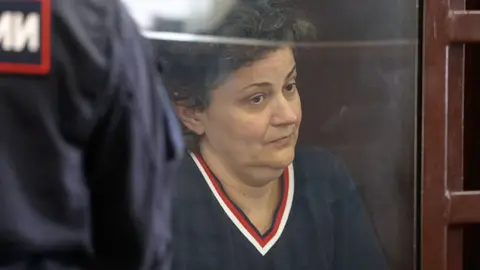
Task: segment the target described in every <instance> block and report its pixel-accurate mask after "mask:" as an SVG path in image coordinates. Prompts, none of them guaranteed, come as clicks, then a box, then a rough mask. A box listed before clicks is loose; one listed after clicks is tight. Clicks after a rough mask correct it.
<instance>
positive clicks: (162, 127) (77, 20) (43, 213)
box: [0, 0, 183, 270]
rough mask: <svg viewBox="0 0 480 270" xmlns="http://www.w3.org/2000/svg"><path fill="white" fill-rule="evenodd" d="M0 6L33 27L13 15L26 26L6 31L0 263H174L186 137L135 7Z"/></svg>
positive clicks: (0, 56)
mask: <svg viewBox="0 0 480 270" xmlns="http://www.w3.org/2000/svg"><path fill="white" fill-rule="evenodd" d="M0 10H1V11H2V13H1V14H0V15H1V16H2V19H5V20H4V22H9V20H10V19H12V18H17V19H18V18H20V19H21V20H20V22H23V23H24V24H22V25H20V26H19V24H18V20H15V19H14V20H12V21H11V22H12V23H13V24H12V25H14V26H13V27H23V28H22V29H21V31H16V32H14V33H11V34H12V36H11V37H12V38H13V39H12V40H13V41H12V40H11V39H9V38H6V37H10V36H9V35H5V32H2V31H5V29H9V28H8V27H7V28H5V27H3V28H2V27H0V35H2V39H1V40H0V49H1V51H0V72H1V73H2V74H1V75H0V269H2V270H3V269H8V270H23V269H28V270H30V269H33V270H63V269H106V270H113V269H118V270H123V269H125V270H128V269H169V262H171V260H170V257H171V248H170V247H171V243H170V241H171V240H170V239H171V232H170V225H169V224H170V221H171V220H170V214H171V209H170V208H171V195H170V191H171V185H172V180H171V178H172V177H173V174H172V172H174V171H176V163H177V160H178V159H179V158H180V156H181V153H182V152H183V150H182V147H183V143H182V138H181V131H180V129H179V126H178V123H177V122H176V118H175V116H174V113H173V111H172V109H171V106H170V104H169V100H168V97H167V96H166V93H165V91H164V89H163V88H162V82H161V81H160V78H159V77H158V74H157V71H156V69H155V67H154V65H153V62H152V59H153V58H152V57H151V55H150V52H149V49H148V47H146V46H145V45H147V42H146V41H145V40H144V39H143V38H142V37H141V35H140V34H139V32H138V31H137V27H136V25H135V23H134V22H133V20H132V19H131V17H130V16H129V15H128V13H127V11H126V9H125V8H124V7H123V6H122V4H120V2H119V1H106V0H105V1H102V0H51V1H50V0H41V1H40V0H15V1H4V0H2V1H0ZM22 13H23V15H22ZM27 14H30V15H28V16H26V15H27ZM32 14H33V15H32ZM24 15H25V16H24ZM4 16H5V17H4ZM8 16H10V17H8ZM15 16H16V17H15ZM19 16H20V17H19ZM22 16H23V17H22ZM5 25H6V24H5ZM5 25H4V24H2V26H5ZM13 29H16V30H18V29H17V28H13ZM22 31H23V32H22ZM35 31H37V32H35ZM19 33H21V34H23V36H15V35H17V34H19ZM37 34H38V35H37ZM36 35H37V36H36ZM35 37H40V39H36V40H35ZM22 42H23V43H22Z"/></svg>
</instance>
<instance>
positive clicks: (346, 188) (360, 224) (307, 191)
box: [156, 1, 388, 270]
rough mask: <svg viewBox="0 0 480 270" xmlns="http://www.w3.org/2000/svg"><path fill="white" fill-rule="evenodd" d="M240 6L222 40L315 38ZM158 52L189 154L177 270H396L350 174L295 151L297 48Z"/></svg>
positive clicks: (179, 46) (178, 203) (174, 47)
mask: <svg viewBox="0 0 480 270" xmlns="http://www.w3.org/2000/svg"><path fill="white" fill-rule="evenodd" d="M277 2H278V1H277ZM242 3H243V4H241V5H239V6H237V7H236V8H235V9H234V10H233V12H231V13H230V14H229V15H228V16H227V17H226V18H225V20H224V21H223V23H222V24H221V25H219V26H218V27H217V28H216V29H215V31H214V32H213V34H214V35H219V36H235V37H244V38H252V39H259V40H285V41H295V42H297V41H303V40H311V39H312V37H313V36H314V35H313V32H314V29H313V27H312V25H311V24H309V23H308V22H307V21H305V20H303V19H300V17H298V16H297V15H296V13H295V12H294V11H293V10H291V9H288V8H286V7H283V6H282V3H278V4H270V3H269V2H268V1H244V2H242ZM156 51H157V53H158V55H159V64H160V65H161V69H162V73H163V77H164V80H165V83H166V85H167V88H168V89H169V91H170V92H171V93H170V94H171V96H172V99H173V101H174V103H175V105H176V108H177V112H178V115H179V117H180V119H181V121H182V122H183V124H184V127H185V137H186V139H187V142H188V146H189V150H190V156H189V157H188V158H186V159H185V161H184V163H183V165H182V167H181V168H180V170H179V173H178V179H177V184H178V185H177V190H176V192H177V197H176V199H175V201H174V212H173V213H174V222H173V230H174V236H173V237H174V238H173V241H174V260H173V269H188V270H217V269H218V270H227V269H228V270H236V269H238V270H247V269H248V270H256V269H258V270H260V269H278V270H281V269H289V270H297V269H312V270H313V269H315V270H322V269H323V270H327V269H329V270H330V269H332V270H358V269H366V270H369V269H372V270H384V269H388V268H387V265H386V261H385V258H384V256H383V254H382V250H381V247H380V245H379V243H378V240H377V238H376V236H375V233H374V230H373V227H372V225H371V223H370V221H369V218H368V216H367V214H366V211H365V210H364V207H363V203H362V201H361V199H360V196H359V194H358V192H357V190H356V187H355V185H354V183H353V182H352V180H351V178H350V176H349V173H348V172H347V169H346V168H345V166H344V165H343V164H342V162H341V161H340V160H339V159H338V158H336V157H335V156H334V155H332V154H330V153H329V152H327V151H325V150H323V149H320V148H316V147H300V146H298V145H297V139H298V137H299V129H300V124H301V121H302V107H301V104H302V103H301V95H302V94H301V91H299V89H298V88H297V82H296V80H297V75H299V76H301V74H297V68H296V61H295V50H294V48H292V47H288V46H280V47H278V46H277V47H272V46H240V45H229V44H211V43H203V44H196V43H176V42H174V43H165V42H164V43H160V44H157V46H156Z"/></svg>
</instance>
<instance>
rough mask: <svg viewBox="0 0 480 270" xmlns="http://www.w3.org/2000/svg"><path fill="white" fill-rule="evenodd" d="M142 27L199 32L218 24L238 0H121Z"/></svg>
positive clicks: (145, 28)
mask: <svg viewBox="0 0 480 270" xmlns="http://www.w3.org/2000/svg"><path fill="white" fill-rule="evenodd" d="M122 1H123V2H124V4H125V5H126V6H127V8H128V9H129V11H130V14H131V15H132V16H133V18H134V19H135V20H136V22H137V23H138V24H139V26H140V27H141V28H142V29H143V30H153V29H154V28H155V30H156V31H181V32H190V33H197V32H203V31H208V30H210V29H212V28H215V27H216V26H217V25H218V24H219V23H220V22H221V21H222V19H223V18H224V17H225V15H226V14H228V13H229V12H230V10H231V9H232V7H233V6H234V4H235V3H236V1H237V0H173V1H172V0H122Z"/></svg>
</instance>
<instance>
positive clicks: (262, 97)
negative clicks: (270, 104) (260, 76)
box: [250, 95, 265, 104]
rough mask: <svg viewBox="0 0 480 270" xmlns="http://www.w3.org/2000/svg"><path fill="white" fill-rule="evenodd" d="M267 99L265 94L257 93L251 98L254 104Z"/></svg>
mask: <svg viewBox="0 0 480 270" xmlns="http://www.w3.org/2000/svg"><path fill="white" fill-rule="evenodd" d="M264 99H265V96H264V95H256V96H254V97H252V98H251V99H250V103H252V104H259V103H260V102H262V101H263V100H264Z"/></svg>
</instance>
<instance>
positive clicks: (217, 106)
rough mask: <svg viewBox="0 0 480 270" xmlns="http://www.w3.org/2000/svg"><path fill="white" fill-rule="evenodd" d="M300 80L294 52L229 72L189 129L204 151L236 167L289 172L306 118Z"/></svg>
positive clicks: (283, 51)
mask: <svg viewBox="0 0 480 270" xmlns="http://www.w3.org/2000/svg"><path fill="white" fill-rule="evenodd" d="M296 76H297V71H296V67H295V59H294V56H293V53H292V50H291V49H290V48H281V49H278V50H276V51H274V52H271V53H270V54H268V55H267V56H266V57H264V58H263V59H261V60H258V61H256V62H254V63H252V64H251V65H248V66H245V67H243V68H241V69H238V70H237V71H235V72H233V73H232V74H230V76H229V77H227V79H226V80H225V81H224V82H223V83H222V84H221V85H220V86H218V87H217V88H215V89H213V90H212V92H211V99H210V103H209V106H208V107H207V108H206V109H204V110H202V111H197V112H195V113H194V118H195V121H194V122H190V124H189V123H186V125H187V127H189V128H190V129H192V130H193V131H194V132H196V133H197V134H200V135H202V139H201V140H200V145H201V148H209V149H208V150H209V151H210V152H211V153H215V154H216V155H220V157H221V158H222V160H226V161H229V163H232V165H234V166H242V167H244V168H245V167H265V166H268V167H271V168H275V169H277V168H284V167H285V166H287V165H288V164H289V163H290V162H292V160H293V158H294V150H295V149H294V148H295V144H296V142H297V138H298V130H299V126H300V122H301V120H302V110H301V103H300V96H299V94H298V90H297V87H296V82H295V79H296ZM184 122H185V121H184Z"/></svg>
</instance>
